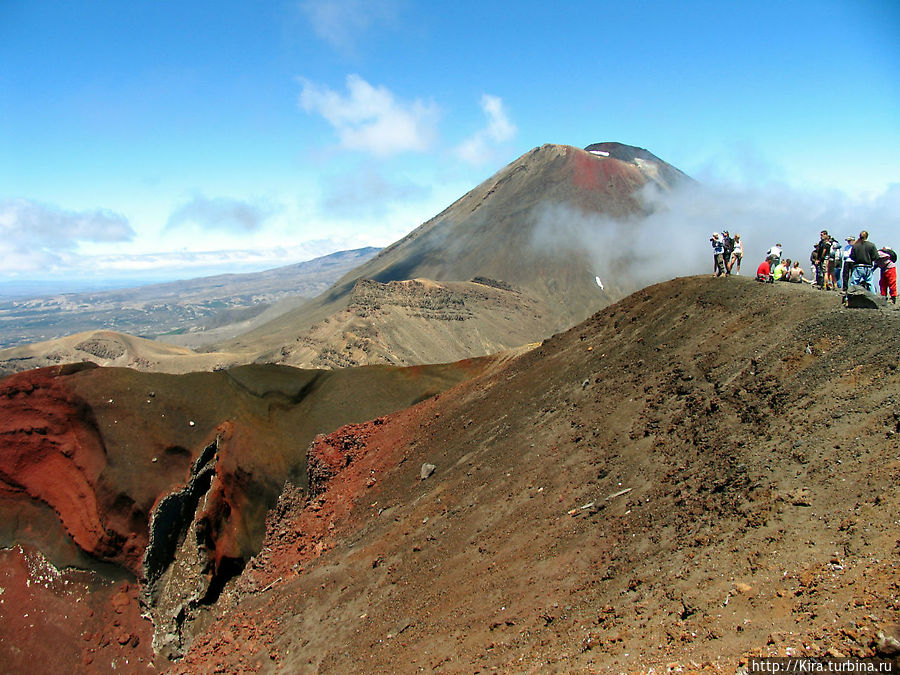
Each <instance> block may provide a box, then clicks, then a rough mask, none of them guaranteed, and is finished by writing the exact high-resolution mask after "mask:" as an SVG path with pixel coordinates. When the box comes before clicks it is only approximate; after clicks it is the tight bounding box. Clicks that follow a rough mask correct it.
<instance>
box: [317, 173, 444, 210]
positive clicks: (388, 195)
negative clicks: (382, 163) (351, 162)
mask: <svg viewBox="0 0 900 675" xmlns="http://www.w3.org/2000/svg"><path fill="white" fill-rule="evenodd" d="M430 195H431V190H430V189H429V188H427V187H424V186H422V185H419V184H417V183H414V182H412V181H410V180H406V179H403V178H398V179H391V178H388V177H386V176H384V175H383V174H382V173H381V172H379V171H376V170H375V169H374V168H372V167H370V166H369V167H364V168H360V169H358V170H357V171H353V172H352V173H347V174H342V175H339V176H335V177H332V178H331V180H330V182H329V183H328V184H327V185H326V186H325V192H324V195H323V198H322V208H323V209H324V212H325V213H326V214H327V215H328V216H335V217H339V218H340V217H354V218H358V217H379V216H383V215H384V214H385V213H387V211H388V208H389V207H390V206H391V205H393V204H397V203H404V202H415V201H420V200H422V199H424V198H427V197H429V196H430Z"/></svg>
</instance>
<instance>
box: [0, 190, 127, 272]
mask: <svg viewBox="0 0 900 675" xmlns="http://www.w3.org/2000/svg"><path fill="white" fill-rule="evenodd" d="M133 237H134V230H133V229H132V228H131V225H129V224H128V219H127V218H125V216H123V215H121V214H118V213H115V212H113V211H108V210H104V209H96V210H92V211H69V210H66V209H61V208H59V207H57V206H52V205H48V204H40V203H37V202H33V201H30V200H27V199H8V200H2V201H0V269H2V270H3V271H4V273H7V274H14V273H23V272H25V273H27V272H35V271H40V272H49V271H52V270H54V269H60V268H62V267H65V266H66V265H67V264H68V261H69V260H70V259H71V258H72V257H73V255H74V252H75V251H76V249H77V248H78V245H79V243H81V242H122V241H129V240H131V239H132V238H133Z"/></svg>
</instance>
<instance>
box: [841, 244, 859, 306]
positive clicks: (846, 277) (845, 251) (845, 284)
mask: <svg viewBox="0 0 900 675" xmlns="http://www.w3.org/2000/svg"><path fill="white" fill-rule="evenodd" d="M855 241H856V239H854V238H853V237H847V238H846V242H847V243H846V244H844V246H843V247H842V248H841V276H840V282H841V283H840V286H841V288H842V289H844V293H846V292H847V288H849V286H850V270H851V269H853V261H852V260H851V259H850V251H852V250H853V242H855Z"/></svg>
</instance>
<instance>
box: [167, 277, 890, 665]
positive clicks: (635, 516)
mask: <svg viewBox="0 0 900 675" xmlns="http://www.w3.org/2000/svg"><path fill="white" fill-rule="evenodd" d="M898 321H900V313H898V312H897V311H891V310H872V311H865V310H848V309H842V308H841V307H840V303H839V300H838V299H837V296H836V295H833V294H827V293H822V292H817V291H815V290H814V289H811V288H807V287H799V286H794V285H787V284H786V285H775V286H770V285H761V284H756V283H755V282H754V281H752V280H750V279H746V278H728V279H710V278H708V277H704V278H699V277H695V278H687V279H677V280H675V281H672V282H668V283H665V284H661V285H659V286H655V287H651V288H648V289H645V290H643V291H641V292H639V293H636V294H634V295H632V296H630V297H629V298H627V299H625V300H624V301H622V302H620V303H617V304H615V305H613V306H611V307H609V308H607V309H605V310H603V311H601V312H600V313H598V314H597V315H595V316H594V317H592V318H591V319H589V320H588V321H586V322H585V323H583V324H581V325H579V326H577V327H575V328H573V329H572V330H570V331H568V332H566V333H565V334H561V335H558V336H555V337H553V338H552V339H550V340H547V341H546V342H545V343H544V344H543V345H542V346H541V347H540V348H538V349H535V350H533V351H530V352H528V353H526V354H524V355H522V356H520V357H519V358H517V359H515V360H513V361H511V362H510V363H509V364H508V365H507V367H506V368H505V369H503V370H502V371H498V372H493V373H490V374H487V375H485V376H484V377H482V378H480V379H478V380H473V381H471V382H468V383H464V384H462V385H460V386H458V387H456V388H454V389H452V390H450V391H448V392H446V393H444V394H442V395H441V396H439V397H436V398H434V399H430V400H428V401H425V402H423V403H421V404H419V405H417V406H415V407H413V408H410V409H407V410H404V411H401V412H398V413H395V414H392V415H390V416H388V417H386V418H384V419H379V420H375V421H373V422H370V423H368V424H364V425H355V426H349V427H345V428H343V429H341V430H338V431H337V432H336V433H334V434H332V435H330V436H328V437H322V438H319V439H317V441H316V443H315V444H314V445H313V446H311V449H310V453H309V456H310V467H311V468H310V475H311V476H314V477H315V479H314V480H313V482H312V483H311V485H310V486H309V488H308V489H303V488H301V487H297V488H289V489H288V490H286V491H285V492H284V493H283V494H282V498H281V501H280V502H279V506H278V507H277V508H276V509H275V510H274V511H273V512H272V513H271V514H270V518H269V521H268V528H267V536H266V539H265V541H264V544H263V548H262V550H261V552H260V553H259V554H258V555H257V556H256V557H255V558H254V560H253V561H251V563H250V564H249V565H248V566H247V567H246V569H245V570H244V572H243V574H242V575H241V576H240V578H239V579H238V581H237V582H236V583H235V584H234V585H233V586H231V587H229V588H227V589H225V591H224V592H223V596H222V600H221V603H220V604H219V606H218V607H217V614H218V616H217V619H216V621H215V622H214V623H213V624H212V625H211V626H210V628H209V630H208V631H207V632H206V633H205V634H204V635H202V636H200V637H199V638H198V639H197V640H196V641H195V643H194V645H193V647H192V649H191V650H190V652H189V653H188V655H187V656H186V658H185V659H184V660H183V661H181V662H180V664H178V665H177V666H175V667H174V668H173V672H179V673H212V672H242V671H244V672H247V671H250V672H279V673H280V672H284V673H287V672H323V673H324V672H398V673H407V672H408V673H413V672H419V671H421V670H425V671H430V672H447V673H457V672H489V671H498V672H538V671H540V672H567V673H568V672H651V669H652V672H664V671H666V670H670V671H674V672H686V671H696V670H715V671H719V672H734V670H735V668H736V667H737V666H738V665H739V664H740V663H742V662H746V660H747V659H748V658H750V657H751V656H754V655H781V656H785V655H795V656H797V655H812V656H831V657H834V656H839V655H843V656H851V655H852V656H859V657H870V656H873V655H877V654H882V655H886V654H888V653H889V651H890V646H889V644H888V643H889V642H890V640H889V639H888V638H889V636H890V635H891V633H892V631H893V632H896V631H898V630H900V629H898V627H897V625H896V624H897V623H898V616H900V604H898V599H897V598H898V597H900V593H898V591H900V573H898V572H900V568H898V565H900V559H898V553H900V550H898V537H897V526H896V523H895V522H894V521H895V520H896V514H897V512H898V509H900V491H898V489H897V484H898V480H900V401H898V399H897V392H898V391H900V387H898V385H900V372H898V357H897V354H898V353H900V337H898V336H900V332H898V330H897V329H898V327H900V324H898ZM879 634H881V635H882V639H879Z"/></svg>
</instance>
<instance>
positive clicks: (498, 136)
mask: <svg viewBox="0 0 900 675" xmlns="http://www.w3.org/2000/svg"><path fill="white" fill-rule="evenodd" d="M481 109H482V110H483V111H484V114H485V115H486V116H487V126H486V127H485V128H483V129H481V130H479V131H477V132H475V133H474V134H472V135H471V136H470V137H469V138H467V139H466V140H465V141H463V142H462V143H461V144H460V145H459V146H458V147H457V148H456V155H457V156H458V157H459V158H460V159H462V160H463V161H465V162H468V163H470V164H484V163H485V162H487V161H490V160H492V159H493V158H494V146H495V145H497V144H500V143H504V142H506V141H509V140H511V139H512V138H513V137H514V136H515V135H516V131H517V130H516V126H515V125H514V124H513V123H512V122H511V121H510V119H509V117H508V116H507V114H506V111H505V110H504V109H503V101H502V100H501V99H500V97H499V96H491V95H490V94H484V95H483V96H482V97H481Z"/></svg>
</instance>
